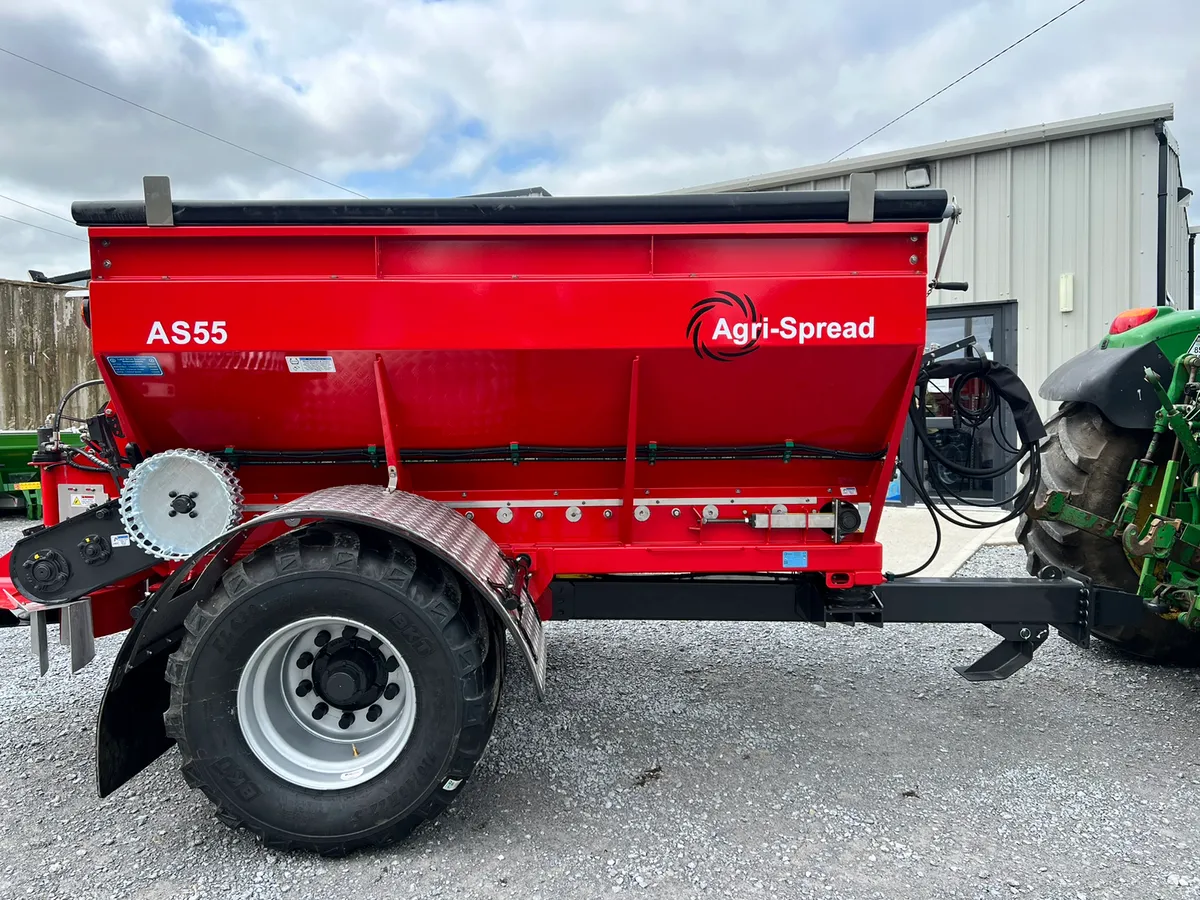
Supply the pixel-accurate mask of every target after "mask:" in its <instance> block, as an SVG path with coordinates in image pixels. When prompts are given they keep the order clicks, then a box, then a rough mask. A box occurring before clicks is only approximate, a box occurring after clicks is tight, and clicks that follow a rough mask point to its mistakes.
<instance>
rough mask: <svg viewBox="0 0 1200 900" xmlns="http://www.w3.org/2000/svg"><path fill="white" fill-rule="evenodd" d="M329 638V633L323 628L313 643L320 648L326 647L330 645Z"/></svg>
mask: <svg viewBox="0 0 1200 900" xmlns="http://www.w3.org/2000/svg"><path fill="white" fill-rule="evenodd" d="M329 637H330V635H329V632H328V631H326V630H325V629H323V628H322V629H321V630H320V631H318V632H317V636H316V637H315V638H313V643H314V644H316V645H317V646H318V647H324V646H325V645H326V644H328V643H329Z"/></svg>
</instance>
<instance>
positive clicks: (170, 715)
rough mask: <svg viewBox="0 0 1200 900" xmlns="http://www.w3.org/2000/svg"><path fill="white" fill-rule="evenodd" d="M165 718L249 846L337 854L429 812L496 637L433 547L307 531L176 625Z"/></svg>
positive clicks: (236, 571) (473, 721) (499, 664)
mask: <svg viewBox="0 0 1200 900" xmlns="http://www.w3.org/2000/svg"><path fill="white" fill-rule="evenodd" d="M185 628H186V634H185V636H184V639H183V642H182V644H181V646H180V648H179V650H178V651H176V652H175V653H174V654H173V655H172V656H171V658H170V663H169V665H168V667H167V680H168V681H169V682H170V685H171V704H170V708H169V709H168V710H167V712H166V714H165V716H164V719H165V724H166V729H167V733H168V735H169V736H170V737H172V738H174V739H175V740H176V741H177V743H178V745H179V753H180V758H181V760H182V771H183V776H184V778H185V779H186V781H187V782H188V784H189V785H191V786H192V787H194V788H199V789H200V790H202V791H203V792H204V793H205V794H206V795H207V796H208V798H209V799H210V800H211V801H212V802H213V803H214V804H215V805H216V807H217V810H218V815H219V817H220V818H221V819H222V821H224V822H225V823H226V824H227V825H229V826H231V827H234V828H238V827H245V828H247V829H248V830H249V831H251V832H252V833H253V834H255V835H256V836H257V837H258V839H259V840H261V841H262V842H263V843H264V844H265V845H267V846H269V847H272V848H278V849H303V850H309V851H316V852H318V853H320V854H322V855H326V856H340V855H344V854H346V853H348V852H350V851H352V850H355V849H358V848H361V847H366V846H383V845H386V844H389V843H392V842H394V841H397V840H399V839H401V838H403V837H405V836H406V835H408V834H409V832H411V831H412V830H413V829H414V828H416V827H417V826H418V825H420V824H421V823H422V822H425V821H428V820H430V819H432V818H434V817H435V816H437V815H438V814H439V813H441V812H442V810H444V809H445V808H446V807H447V806H448V805H449V804H450V803H451V801H453V799H454V798H455V797H457V796H458V794H459V793H460V792H461V791H462V786H463V784H464V783H465V782H466V781H467V779H468V778H469V776H470V775H471V772H472V770H473V769H474V767H475V764H476V762H477V761H478V760H479V758H480V756H481V755H482V754H483V751H484V747H485V746H486V745H487V741H488V739H489V737H490V736H491V732H492V727H493V725H494V723H495V718H496V710H497V706H498V702H499V696H500V688H501V682H502V679H503V669H504V652H505V632H504V629H503V626H502V625H501V624H500V623H498V622H495V621H494V620H493V619H492V616H491V613H490V612H489V611H488V610H487V609H486V607H485V605H484V603H483V602H482V601H481V600H480V599H479V598H477V597H476V596H475V595H474V593H472V592H470V591H464V589H463V586H462V584H461V582H460V581H459V579H458V577H457V575H456V574H455V573H454V572H453V571H452V570H451V569H450V568H449V567H447V566H446V565H445V564H444V563H443V562H441V561H440V560H438V559H437V558H435V557H433V556H431V555H430V554H427V553H425V552H424V551H422V550H419V549H416V548H414V547H412V546H410V545H409V544H407V543H406V542H404V541H401V540H399V539H397V538H394V537H391V536H388V535H382V534H380V533H377V532H373V531H368V530H363V531H356V530H350V529H348V528H342V527H338V526H325V525H317V526H310V527H308V528H306V529H302V530H299V531H295V532H290V533H288V534H286V535H284V536H282V537H280V538H278V539H276V540H274V541H271V542H269V543H267V544H264V545H263V546H262V547H260V548H259V549H257V550H256V551H255V552H253V553H252V554H251V555H249V556H248V557H246V559H245V560H243V561H242V562H239V563H237V564H236V565H234V566H232V567H231V568H230V569H229V570H228V571H227V572H226V573H225V575H224V577H223V578H222V580H221V584H220V585H219V586H218V587H217V589H216V590H215V591H214V592H213V593H212V595H211V596H209V597H206V598H203V599H201V600H200V601H199V602H198V603H197V604H196V605H195V607H193V609H192V610H191V612H190V613H189V615H188V617H187V620H186V622H185Z"/></svg>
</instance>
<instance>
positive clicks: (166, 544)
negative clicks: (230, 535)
mask: <svg viewBox="0 0 1200 900" xmlns="http://www.w3.org/2000/svg"><path fill="white" fill-rule="evenodd" d="M241 520H242V488H241V485H239V484H238V482H237V479H236V478H235V477H234V474H233V470H232V469H230V468H229V466H227V465H225V463H223V462H221V461H220V460H219V459H217V458H216V457H214V456H210V455H208V454H207V453H201V452H200V451H199V450H165V451H163V452H162V453H156V454H154V455H153V456H151V457H150V458H149V459H147V460H146V461H145V462H143V463H142V464H141V465H139V466H137V467H135V468H134V470H133V472H132V473H130V475H129V477H128V478H126V479H125V485H124V487H122V488H121V521H122V522H124V524H125V530H126V531H127V532H129V537H130V539H131V540H132V541H134V542H135V543H136V544H138V545H139V546H140V547H141V548H142V549H144V550H145V551H146V552H147V553H151V554H153V555H154V556H157V557H159V558H161V559H187V558H188V557H189V556H191V555H192V554H193V553H195V552H196V551H197V550H199V549H201V548H202V547H204V546H205V545H206V544H208V543H209V542H211V541H213V540H215V539H216V538H217V537H219V536H220V535H221V534H223V533H224V532H226V531H228V530H229V529H230V528H233V527H234V526H235V525H237V524H238V523H239V522H241Z"/></svg>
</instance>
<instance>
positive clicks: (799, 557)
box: [783, 550, 808, 569]
mask: <svg viewBox="0 0 1200 900" xmlns="http://www.w3.org/2000/svg"><path fill="white" fill-rule="evenodd" d="M783 567H784V568H785V569H807V568H808V551H807V550H784V551H783Z"/></svg>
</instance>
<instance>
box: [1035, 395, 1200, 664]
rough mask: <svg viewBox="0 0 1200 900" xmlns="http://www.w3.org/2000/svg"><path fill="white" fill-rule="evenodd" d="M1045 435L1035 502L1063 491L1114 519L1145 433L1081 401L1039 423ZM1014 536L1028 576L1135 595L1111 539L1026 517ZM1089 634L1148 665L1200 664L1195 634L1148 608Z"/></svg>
mask: <svg viewBox="0 0 1200 900" xmlns="http://www.w3.org/2000/svg"><path fill="white" fill-rule="evenodd" d="M1046 431H1047V433H1048V435H1049V436H1048V438H1047V440H1046V442H1045V443H1044V444H1043V446H1042V484H1041V487H1040V488H1039V490H1038V495H1037V502H1042V501H1044V500H1045V498H1046V494H1047V493H1048V492H1049V491H1067V492H1070V494H1071V496H1072V498H1073V501H1072V502H1073V503H1074V504H1075V505H1077V506H1079V507H1081V508H1083V509H1086V510H1090V511H1092V512H1094V513H1097V514H1099V515H1102V516H1113V515H1115V514H1116V512H1117V507H1118V506H1120V504H1121V498H1122V496H1123V495H1124V492H1125V486H1126V479H1127V478H1128V475H1129V468H1130V466H1131V465H1132V463H1133V461H1134V459H1135V458H1137V457H1138V456H1139V455H1140V454H1142V453H1144V452H1145V449H1146V446H1147V444H1148V442H1149V440H1150V434H1149V432H1137V431H1130V430H1127V429H1121V428H1118V427H1117V426H1116V425H1114V424H1113V423H1112V422H1110V421H1109V420H1108V419H1107V418H1106V417H1105V416H1104V414H1103V413H1101V412H1100V410H1099V409H1097V408H1096V407H1095V406H1093V405H1091V404H1088V403H1067V404H1064V405H1063V407H1062V408H1061V409H1060V410H1059V412H1058V413H1057V414H1056V415H1055V416H1054V417H1053V418H1051V419H1050V421H1048V422H1047V423H1046ZM1018 539H1019V540H1020V542H1021V545H1022V546H1023V547H1024V548H1025V552H1026V555H1027V562H1028V569H1029V572H1030V574H1032V575H1036V574H1037V573H1038V572H1039V571H1041V569H1042V568H1043V567H1045V566H1046V565H1053V566H1058V567H1060V568H1065V569H1070V570H1073V571H1076V572H1079V573H1080V574H1082V575H1085V576H1087V577H1088V578H1091V579H1092V580H1093V581H1095V582H1096V583H1097V584H1101V585H1105V586H1107V587H1113V588H1117V589H1119V590H1124V591H1131V592H1134V591H1136V590H1137V583H1138V577H1137V572H1136V571H1135V570H1134V568H1133V566H1132V565H1131V564H1130V562H1129V558H1128V557H1127V556H1126V555H1125V551H1124V549H1122V547H1121V543H1120V541H1118V540H1113V539H1108V538H1102V537H1099V536H1097V535H1093V534H1088V533H1087V532H1084V531H1080V530H1079V529H1077V528H1075V527H1073V526H1071V525H1066V524H1064V523H1062V522H1053V521H1046V520H1035V519H1030V518H1029V517H1028V516H1022V517H1021V520H1020V528H1019V531H1018ZM1093 633H1094V634H1095V635H1096V636H1097V637H1099V638H1102V639H1104V640H1105V641H1108V642H1109V643H1111V644H1112V645H1114V646H1115V647H1118V648H1119V649H1121V650H1122V651H1124V652H1126V653H1129V654H1130V655H1133V656H1137V657H1140V658H1141V659H1144V660H1147V661H1150V662H1157V663H1170V664H1175V665H1186V666H1194V665H1200V635H1197V634H1196V632H1193V631H1189V630H1188V629H1186V628H1184V627H1183V626H1182V625H1179V624H1178V623H1176V622H1171V621H1168V620H1166V619H1163V618H1162V617H1161V616H1157V615H1155V614H1153V613H1152V612H1149V611H1147V612H1146V614H1145V616H1144V618H1143V619H1142V621H1141V622H1140V623H1138V624H1137V625H1127V626H1119V627H1112V628H1106V629H1095V630H1094V631H1093Z"/></svg>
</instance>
